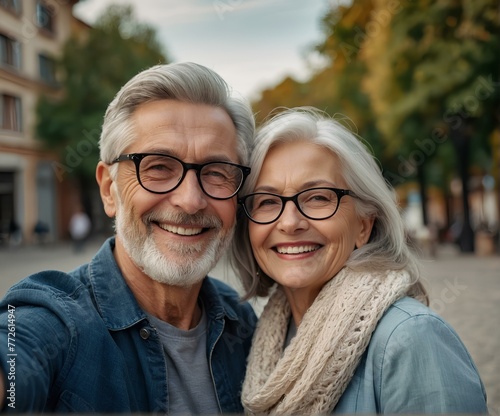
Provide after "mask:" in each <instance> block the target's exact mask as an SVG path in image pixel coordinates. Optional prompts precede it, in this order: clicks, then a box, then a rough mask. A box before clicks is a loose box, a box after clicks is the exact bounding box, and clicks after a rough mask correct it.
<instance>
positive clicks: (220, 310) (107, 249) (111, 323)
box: [88, 237, 238, 331]
mask: <svg viewBox="0 0 500 416" xmlns="http://www.w3.org/2000/svg"><path fill="white" fill-rule="evenodd" d="M114 247H115V238H114V237H111V238H109V239H108V240H107V241H106V242H105V243H104V244H103V246H102V247H101V249H100V250H99V251H98V252H97V253H96V255H95V256H94V258H93V259H92V260H91V262H90V263H89V265H88V275H89V281H90V285H91V286H92V290H93V292H94V295H95V301H96V304H97V308H98V309H99V312H100V314H101V316H102V319H103V321H104V323H105V324H106V326H107V327H108V329H109V330H111V331H119V330H123V329H125V328H129V327H131V326H133V325H135V324H136V323H138V322H140V321H142V320H144V319H146V317H147V316H146V314H145V312H144V311H143V310H142V309H141V308H140V306H139V304H138V303H137V300H136V299H135V297H134V295H133V293H132V291H131V290H130V288H129V287H128V285H127V283H126V281H125V279H124V278H123V275H122V273H121V271H120V269H119V267H118V265H117V263H116V260H115V258H114V255H113V249H114ZM200 297H201V298H202V299H203V302H204V303H205V305H206V308H207V313H208V319H211V320H217V319H223V318H224V316H227V317H228V318H229V319H232V320H237V319H238V316H237V314H236V312H235V311H234V310H233V309H232V308H227V309H226V308H224V305H223V304H222V302H221V299H220V298H219V295H218V294H217V290H216V288H215V287H214V284H213V283H212V282H211V279H210V278H205V279H204V281H203V284H202V287H201V291H200Z"/></svg>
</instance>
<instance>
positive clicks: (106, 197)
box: [95, 162, 116, 218]
mask: <svg viewBox="0 0 500 416" xmlns="http://www.w3.org/2000/svg"><path fill="white" fill-rule="evenodd" d="M109 168H110V166H109V165H107V164H105V163H104V162H99V163H98V164H97V168H96V171H95V178H96V180H97V183H98V184H99V191H100V194H101V199H102V203H103V205H104V211H105V212H106V215H107V216H108V217H109V218H114V216H115V215H116V201H115V195H114V193H113V189H112V187H113V183H114V182H113V179H112V178H111V174H110V172H109Z"/></svg>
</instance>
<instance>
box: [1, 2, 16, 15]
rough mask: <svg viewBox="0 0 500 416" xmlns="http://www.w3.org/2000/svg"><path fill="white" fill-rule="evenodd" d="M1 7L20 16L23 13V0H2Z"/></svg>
mask: <svg viewBox="0 0 500 416" xmlns="http://www.w3.org/2000/svg"><path fill="white" fill-rule="evenodd" d="M0 7H3V8H4V9H7V10H8V11H10V12H12V13H14V14H15V15H17V16H19V15H20V14H21V0H0Z"/></svg>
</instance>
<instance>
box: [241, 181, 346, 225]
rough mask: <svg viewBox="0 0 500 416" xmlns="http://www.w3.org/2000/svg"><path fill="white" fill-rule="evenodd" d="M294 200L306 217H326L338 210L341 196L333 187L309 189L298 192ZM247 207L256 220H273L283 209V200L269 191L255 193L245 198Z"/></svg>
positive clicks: (318, 218) (319, 218) (265, 221)
mask: <svg viewBox="0 0 500 416" xmlns="http://www.w3.org/2000/svg"><path fill="white" fill-rule="evenodd" d="M293 202H294V203H295V205H297V206H298V209H299V211H300V212H302V214H304V215H305V216H306V217H309V218H312V219H317V220H321V219H326V218H328V217H331V216H332V215H333V214H334V213H335V212H336V210H337V207H338V203H339V197H338V196H337V193H336V192H335V191H333V190H331V189H327V188H318V189H309V190H306V191H304V192H301V193H299V194H297V195H296V196H295V197H294V199H293ZM245 208H246V210H247V212H248V214H249V215H250V217H251V218H252V219H253V220H255V221H256V222H262V223H267V222H273V221H276V220H277V219H278V217H279V216H280V215H281V213H282V211H283V200H282V199H281V198H280V197H279V196H277V195H273V194H269V193H255V194H252V195H249V196H248V197H247V198H246V199H245Z"/></svg>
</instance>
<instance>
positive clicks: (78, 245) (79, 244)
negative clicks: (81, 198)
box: [69, 207, 92, 253]
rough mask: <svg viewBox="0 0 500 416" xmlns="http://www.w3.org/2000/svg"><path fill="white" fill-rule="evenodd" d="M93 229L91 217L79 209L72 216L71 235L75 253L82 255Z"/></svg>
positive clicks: (70, 223)
mask: <svg viewBox="0 0 500 416" xmlns="http://www.w3.org/2000/svg"><path fill="white" fill-rule="evenodd" d="M91 229H92V222H91V221H90V218H89V216H88V215H87V213H86V212H85V211H84V210H83V208H82V207H79V208H78V209H77V210H76V212H75V213H74V214H73V215H72V216H71V220H70V222H69V234H70V236H71V239H72V240H73V249H74V251H75V253H81V252H82V251H83V250H84V248H85V241H86V240H87V238H88V237H89V235H90V230H91Z"/></svg>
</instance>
